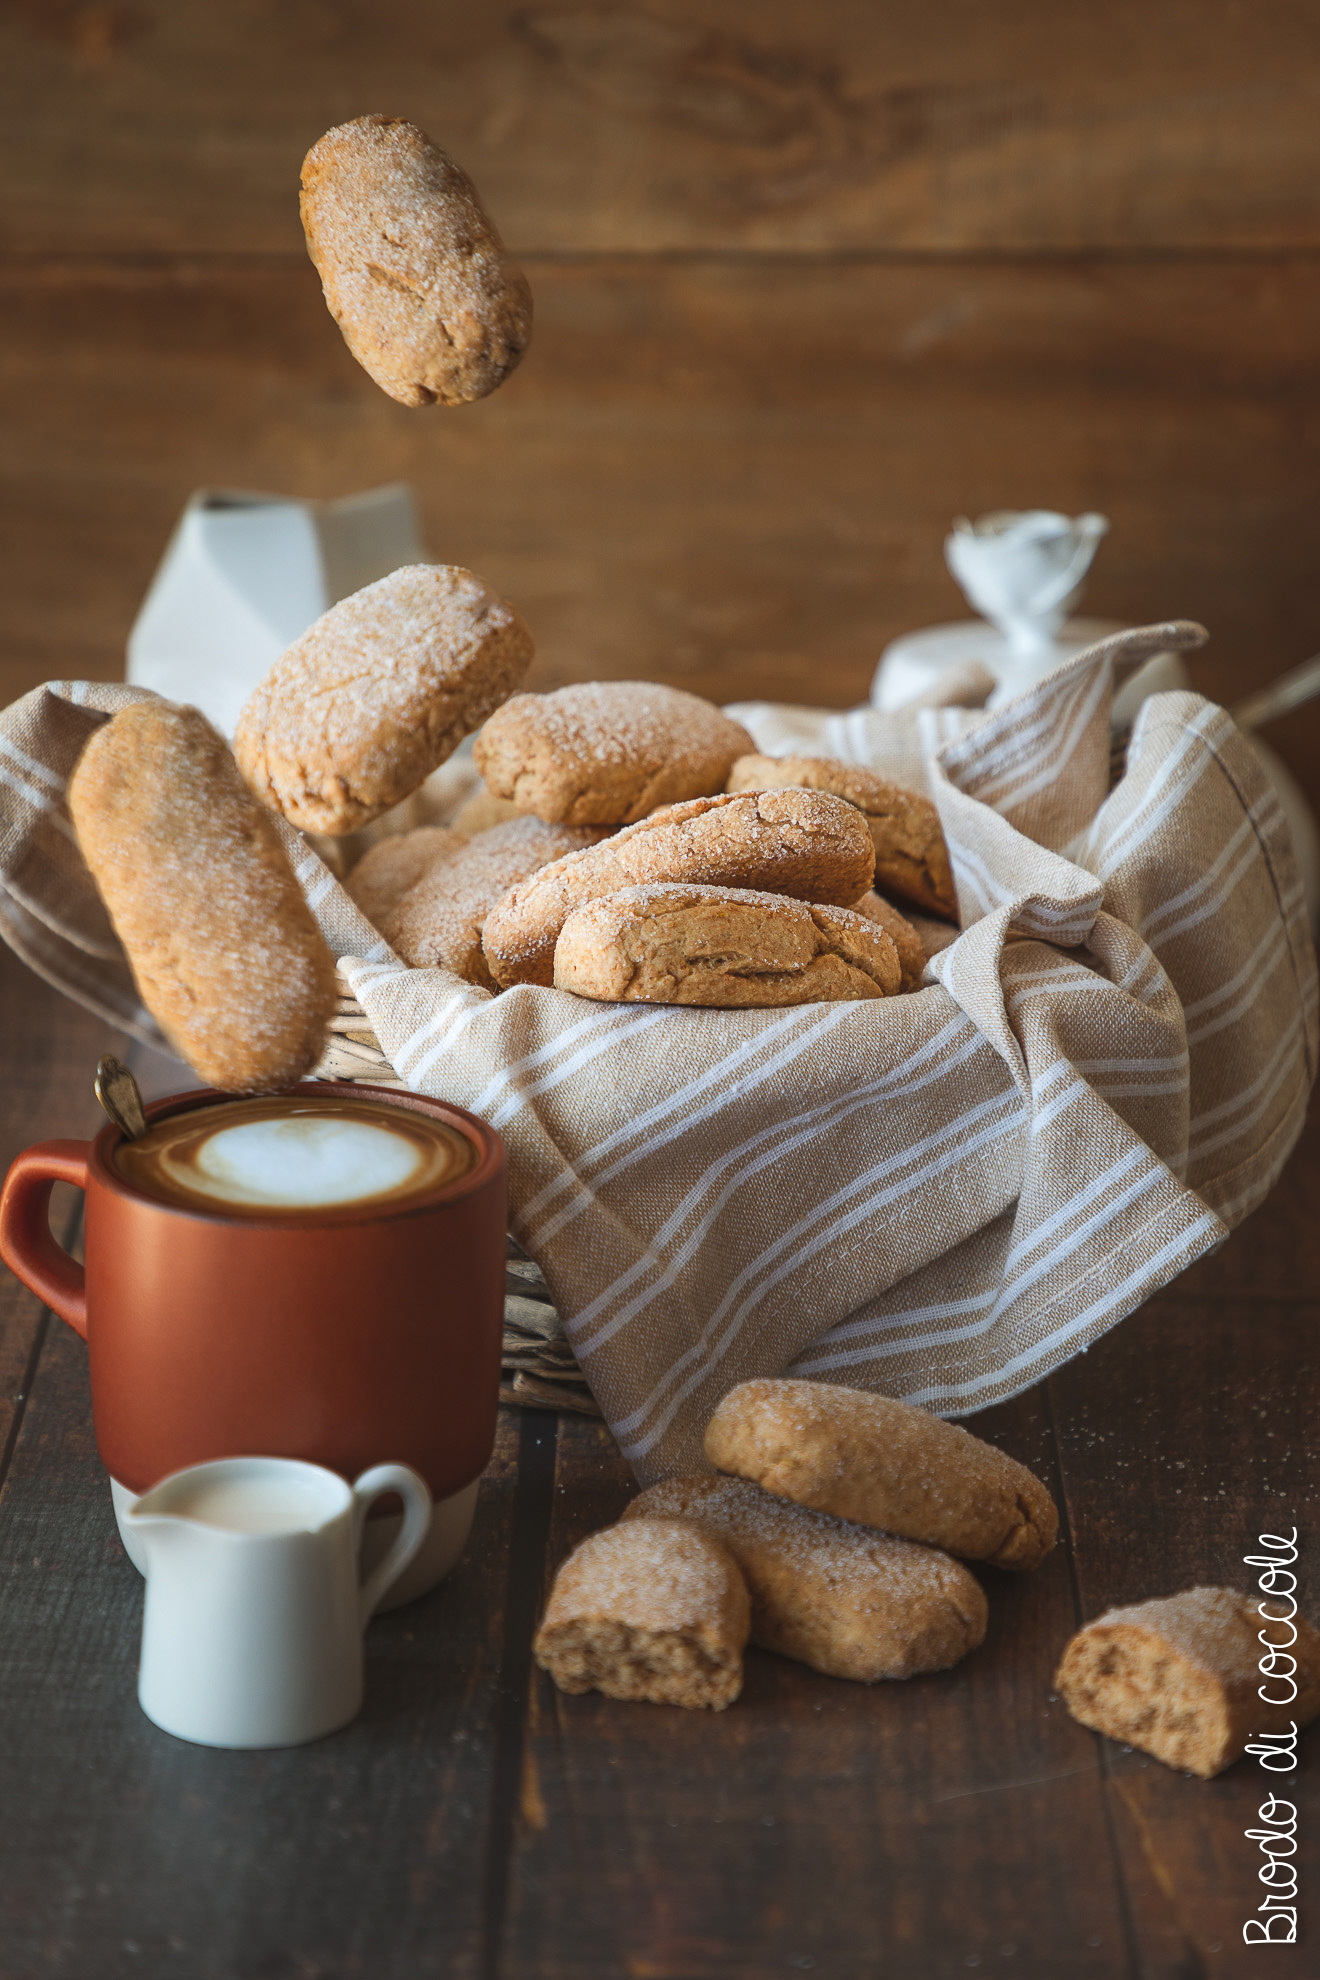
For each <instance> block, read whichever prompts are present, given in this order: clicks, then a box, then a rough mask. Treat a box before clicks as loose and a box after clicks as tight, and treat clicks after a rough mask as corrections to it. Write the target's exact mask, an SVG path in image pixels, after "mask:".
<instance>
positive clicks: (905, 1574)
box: [624, 1478, 989, 1684]
mask: <svg viewBox="0 0 1320 1980" xmlns="http://www.w3.org/2000/svg"><path fill="white" fill-rule="evenodd" d="M624 1518H625V1520H627V1519H656V1518H663V1519H687V1520H692V1521H693V1522H694V1523H695V1524H696V1525H698V1526H699V1527H701V1529H702V1531H703V1532H706V1533H709V1534H711V1535H712V1536H713V1537H714V1538H715V1539H716V1540H718V1541H719V1542H720V1543H721V1545H722V1546H724V1547H727V1548H728V1550H729V1552H730V1553H731V1554H732V1555H733V1558H734V1559H735V1560H736V1561H737V1563H738V1565H739V1567H740V1568H741V1569H742V1572H743V1579H744V1580H745V1581H746V1583H747V1592H748V1594H749V1595H750V1596H751V1601H752V1622H751V1641H752V1642H753V1643H756V1644H759V1645H760V1647H761V1648H762V1649H763V1650H777V1651H778V1652H779V1653H780V1655H781V1656H784V1657H796V1658H797V1660H798V1662H799V1663H802V1664H810V1665H811V1667H812V1669H813V1670H816V1671H824V1672H825V1674H826V1676H827V1677H838V1678H852V1679H854V1680H856V1681H857V1682H859V1683H861V1684H874V1683H875V1682H876V1680H877V1679H880V1678H909V1677H915V1676H917V1674H918V1673H919V1672H921V1671H943V1670H947V1669H948V1668H949V1666H950V1665H951V1664H956V1663H957V1662H958V1661H959V1660H960V1658H962V1657H965V1656H966V1655H967V1652H968V1651H969V1650H974V1649H975V1648H976V1646H977V1644H978V1643H980V1642H981V1641H982V1640H983V1639H984V1636H985V1631H986V1622H987V1619H988V1616H989V1610H988V1607H987V1604H986V1599H985V1594H984V1592H983V1590H982V1588H981V1585H980V1583H979V1582H978V1581H977V1580H976V1579H975V1578H974V1576H972V1575H971V1574H969V1573H968V1571H967V1569H966V1568H965V1567H962V1566H961V1565H960V1564H959V1563H958V1562H957V1561H952V1560H950V1559H949V1556H948V1555H947V1554H943V1553H941V1552H939V1550H938V1549H937V1548H934V1547H923V1546H920V1545H918V1544H917V1542H915V1541H913V1540H898V1539H896V1538H895V1537H894V1536H893V1535H892V1534H889V1533H875V1532H872V1530H871V1528H870V1527H867V1526H856V1525H854V1524H852V1523H851V1522H850V1521H848V1520H843V1519H831V1518H830V1517H829V1515H828V1514H826V1513H818V1512H811V1511H809V1510H808V1508H807V1507H806V1506H795V1505H792V1504H790V1503H789V1501H788V1500H787V1499H777V1498H775V1497H773V1496H772V1494H771V1493H769V1492H763V1491H762V1490H761V1488H760V1486H758V1485H752V1484H750V1483H749V1482H748V1480H747V1479H745V1478H668V1479H665V1480H664V1481H663V1482H662V1483H661V1484H659V1485H653V1486H652V1487H651V1489H650V1490H649V1491H648V1492H643V1493H642V1495H641V1497H640V1498H638V1499H634V1500H633V1502H632V1504H631V1505H630V1506H629V1507H628V1510H627V1512H626V1513H625V1514H624Z"/></svg>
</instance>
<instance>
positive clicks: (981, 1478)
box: [705, 1379, 1059, 1568]
mask: <svg viewBox="0 0 1320 1980" xmlns="http://www.w3.org/2000/svg"><path fill="white" fill-rule="evenodd" d="M705 1447H706V1456H707V1457H708V1458H709V1459H710V1461H711V1463H712V1464H714V1465H718V1467H719V1469H720V1470H721V1471H731V1472H734V1473H735V1474H736V1475H737V1476H738V1477H740V1478H750V1479H752V1480H753V1482H754V1483H755V1484H758V1485H762V1486H764V1487H765V1489H766V1491H768V1492H776V1493H778V1494H779V1496H780V1497H781V1498H785V1499H794V1500H796V1501H797V1503H798V1504H799V1505H803V1506H812V1507H814V1508H815V1510H816V1511H817V1512H827V1513H833V1514H834V1515H835V1516H836V1517H837V1518H839V1519H853V1520H858V1521H860V1522H861V1524H862V1525H864V1526H876V1527H880V1528H881V1529H882V1530H883V1531H884V1532H886V1533H898V1534H902V1535H903V1536H904V1537H905V1538H907V1539H909V1540H924V1541H926V1542H928V1544H930V1545H931V1546H935V1547H944V1548H947V1549H948V1551H949V1553H951V1554H961V1555H963V1556H964V1557H965V1558H967V1559H969V1560H974V1561H989V1562H990V1564H991V1565H992V1566H993V1567H1003V1568H1034V1567H1038V1566H1039V1565H1040V1563H1041V1561H1042V1560H1043V1559H1044V1558H1045V1556H1046V1554H1048V1552H1049V1551H1050V1549H1051V1547H1053V1545H1054V1542H1055V1540H1056V1538H1057V1537H1058V1530H1059V1516H1058V1512H1057V1510H1056V1508H1055V1504H1054V1501H1053V1499H1052V1498H1051V1497H1050V1495H1049V1493H1048V1492H1047V1491H1046V1489H1045V1487H1044V1486H1043V1485H1042V1484H1041V1482H1040V1480H1039V1479H1038V1478H1036V1477H1034V1476H1033V1474H1032V1473H1031V1472H1030V1471H1028V1470H1027V1468H1026V1466H1025V1465H1023V1464H1018V1463H1017V1461H1016V1460H1015V1459H1014V1458H1011V1457H1008V1456H1007V1455H1006V1454H1005V1453H1004V1452H1003V1451H999V1450H996V1449H995V1447H994V1445H993V1444H986V1443H983V1442H982V1441H981V1439H980V1438H979V1437H973V1436H972V1435H971V1433H970V1432H969V1431H967V1430H962V1429H960V1428H959V1427H958V1425H957V1424H955V1423H945V1422H944V1421H943V1420H942V1418H940V1417H938V1416H931V1415H929V1414H928V1412H927V1411H926V1410H924V1409H914V1408H913V1406H912V1405H911V1403H903V1402H895V1401H894V1400H893V1399H892V1398H891V1397H889V1396H876V1395H871V1394H868V1393H867V1392H866V1391H865V1390H862V1389H844V1388H839V1387H837V1386H835V1385H834V1384H832V1383H828V1382H802V1381H794V1380H791V1379H785V1380H780V1381H776V1380H770V1379H763V1380H758V1381H753V1382H742V1383H740V1384H739V1386H738V1387H737V1388H736V1389H731V1390H730V1391H729V1393H728V1395H727V1396H725V1398H724V1400H723V1401H722V1402H721V1403H720V1406H719V1408H718V1409H717V1410H716V1411H715V1414H714V1415H713V1416H712V1417H711V1419H710V1422H709V1423H708V1424H707V1426H706V1438H705Z"/></svg>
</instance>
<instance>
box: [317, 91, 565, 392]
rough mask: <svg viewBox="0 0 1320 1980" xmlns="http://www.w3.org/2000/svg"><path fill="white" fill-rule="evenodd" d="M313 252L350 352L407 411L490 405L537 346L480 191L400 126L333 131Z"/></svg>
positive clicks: (320, 180) (320, 153)
mask: <svg viewBox="0 0 1320 1980" xmlns="http://www.w3.org/2000/svg"><path fill="white" fill-rule="evenodd" d="M302 223H303V232H304V233H305V235H306V236H307V252H308V253H309V254H310V255H311V257H312V260H313V261H314V262H315V264H316V272H317V274H318V275H319V276H320V278H321V286H322V288H323V289H324V290H325V300H326V306H327V308H328V309H329V311H330V314H331V315H332V316H333V317H334V319H335V322H336V323H337V324H338V325H339V327H340V329H341V330H342V331H343V333H344V342H345V343H346V344H347V345H348V348H349V350H350V351H352V353H353V356H354V357H355V358H356V359H357V361H358V363H359V364H360V365H361V366H362V368H363V370H364V371H366V372H369V373H370V375H371V376H372V377H373V378H374V379H375V381H376V383H377V384H378V385H379V386H380V388H381V390H382V391H385V392H388V393H389V395H390V397H391V398H392V399H397V400H398V401H399V402H400V404H401V405H405V406H429V405H434V404H435V403H437V402H438V403H439V404H441V405H445V406H458V405H463V404H465V403H466V402H467V401H468V400H471V399H484V398H485V396H486V394H487V393H488V392H493V391H494V390H495V387H496V386H497V385H499V384H500V383H501V382H502V380H504V379H505V378H507V377H508V375H509V373H510V372H511V371H512V370H513V368H514V366H515V365H516V364H517V362H518V360H519V358H520V357H521V356H522V354H523V352H524V350H526V348H527V343H528V339H529V338H530V337H531V334H532V296H531V291H530V289H529V288H528V286H527V282H526V280H525V278H524V276H523V275H522V273H521V271H520V270H519V269H518V267H517V266H516V265H515V263H514V262H512V261H511V260H510V259H509V256H508V255H507V254H506V253H505V251H504V245H503V243H502V242H501V240H500V237H499V235H498V234H497V233H496V231H495V229H494V227H493V226H492V224H491V222H490V221H489V220H488V219H487V217H486V215H485V213H484V212H483V211H482V206H481V201H480V200H479V199H478V197H477V193H476V188H475V187H474V186H473V184H472V181H471V179H469V178H468V176H467V173H466V172H464V171H463V170H462V169H461V167H459V166H458V165H456V164H455V163H454V161H453V159H452V158H450V157H448V156H447V155H446V154H445V153H444V152H443V151H441V149H440V147H439V146H438V145H435V144H432V143H431V140H430V139H429V138H428V137H426V136H425V135H424V134H423V133H422V132H421V131H419V130H418V129H417V127H416V125H415V124H408V123H405V122H404V120H403V118H401V117H355V118H354V119H353V121H352V123H350V124H339V125H337V126H336V128H335V129H334V130H332V131H327V132H326V134H325V136H324V137H323V138H320V139H319V140H318V141H317V143H315V144H314V145H313V146H312V148H311V150H310V151H309V152H308V154H307V156H306V158H305V159H304V160H303V168H302Z"/></svg>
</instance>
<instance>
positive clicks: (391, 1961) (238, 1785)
mask: <svg viewBox="0 0 1320 1980" xmlns="http://www.w3.org/2000/svg"><path fill="white" fill-rule="evenodd" d="M518 1437H519V1426H518V1423H517V1421H516V1420H505V1421H502V1424H501V1432H500V1439H499V1443H498V1445H497V1450H496V1455H495V1459H494V1462H493V1464H492V1466H491V1468H490V1470H489V1472H488V1474H487V1477H486V1480H485V1482H484V1484H483V1487H482V1492H481V1498H480V1501H479V1506H478V1514H477V1524H476V1527H475V1529H474V1533H473V1538H472V1540H471V1542H470V1543H469V1547H468V1550H467V1553H466V1555H465V1557H464V1560H463V1562H462V1563H461V1564H460V1566H459V1567H458V1568H457V1569H456V1570H455V1571H454V1573H453V1575H452V1576H451V1577H450V1579H449V1580H448V1581H447V1582H446V1583H445V1584H444V1585H443V1586H442V1587H441V1588H440V1589H438V1590H436V1591H435V1593H433V1594H432V1595H430V1596H427V1597H425V1598H424V1599H423V1600H422V1601H420V1602H418V1603H414V1604H411V1605H409V1606H408V1607H407V1608H405V1609H401V1610H398V1611H396V1612H395V1613H393V1614H391V1615H387V1616H384V1617H381V1618H379V1619H378V1620H377V1621H376V1622H374V1623H373V1624H372V1625H371V1627H370V1629H369V1631H368V1634H367V1696H366V1704H365V1707H364V1710H363V1712H362V1715H361V1716H360V1717H359V1718H358V1719H357V1720H356V1721H355V1722H354V1724H353V1725H351V1726H349V1727H347V1728H346V1729H345V1730H344V1731H343V1732H342V1733H338V1734H335V1735H334V1736H332V1737H331V1738H329V1739H326V1740H322V1741H319V1742H317V1743H315V1744H314V1745H312V1746H309V1747H301V1748H294V1749H291V1750H287V1751H284V1752H278V1751H277V1752H269V1753H224V1752H215V1751H212V1750H210V1749H207V1748H203V1747H194V1746H189V1745H187V1744H186V1743H185V1742H183V1741H180V1740H175V1739H172V1738H170V1736H169V1735H168V1734H165V1733H162V1732H160V1731H159V1730H158V1729H157V1728H156V1727H155V1726H153V1725H151V1724H150V1723H149V1721H148V1720H147V1719H146V1718H144V1717H143V1715H142V1713H141V1712H140V1710H139V1709H138V1705H137V1700H136V1695H135V1692H136V1664H137V1648H138V1631H139V1628H140V1619H141V1608H142V1594H141V1589H142V1584H141V1582H140V1580H139V1578H138V1576H137V1575H136V1573H135V1572H134V1570H133V1568H132V1567H131V1566H130V1564H129V1563H128V1561H127V1559H126V1557H125V1556H124V1554H123V1551H122V1549H121V1548H120V1545H119V1541H118V1538H117V1536H116V1534H115V1529H114V1522H113V1517H112V1514H111V1510H110V1498H109V1491H108V1487H107V1484H106V1478H105V1473H104V1472H103V1471H102V1469H101V1466H100V1464H99V1462H98V1461H97V1459H96V1455H95V1451H94V1448H93V1444H92V1438H91V1429H90V1421H89V1399H88V1393H87V1382H86V1352H85V1349H84V1348H83V1346H82V1343H81V1342H80V1341H78V1340H77V1339H76V1338H75V1337H74V1335H73V1334H72V1333H71V1332H70V1331H69V1330H68V1329H67V1328H65V1327H62V1326H60V1325H59V1323H58V1322H54V1323H52V1331H51V1334H50V1337H49V1339H48V1341H47V1344H46V1348H45V1352H44V1353H43V1356H42V1360H41V1366H40V1371H39V1375H38V1380H37V1383H36V1387H35V1390H34V1393H33V1396H32V1399H31V1401H30V1403H29V1406H28V1410H27V1413H26V1416H25V1418H24V1422H23V1425H22V1429H21V1433H20V1436H19V1439H18V1444H17V1448H16V1451H15V1455H14V1460H13V1464H12V1467H11V1471H10V1476H9V1479H8V1481H7V1483H6V1485H5V1488H4V1491H3V1493H2V1494H0V1669H3V1671H4V1701H5V1702H4V1728H5V1731H4V1740H3V1743H2V1750H0V1862H3V1864H4V1875H3V1878H0V1945H3V1949H4V1950H3V1955H0V1970H3V1972H4V1974H5V1980H29V1976H38V1975H39V1976H43V1980H44V1976H47V1975H52V1976H53V1975H67V1976H69V1980H88V1976H91V1975H95V1976H97V1980H120V1976H125V1980H126V1977H127V1976H136V1980H156V1976H161V1980H164V1976H168V1975H170V1974H176V1975H177V1974H186V1975H187V1976H188V1980H286V1976H287V1980H295V1976H302V1975H318V1976H322V1980H431V1976H435V1980H450V1976H456V1980H466V1977H467V1976H476V1975H478V1974H480V1973H483V1972H484V1971H485V1970H486V1969H485V1966H484V1963H483V1954H482V1941H483V1933H484V1929H485V1914H484V1893H485V1888H486V1884H487V1881H488V1864H487V1854H488V1850H489V1847H490V1838H491V1817H492V1809H491V1787H492V1778H493V1772H494V1769H493V1756H494V1753H495V1748H496V1740H497V1728H498V1720H499V1712H498V1695H499V1688H500V1685H501V1683H502V1682H504V1681H507V1672H506V1671H505V1668H504V1661H503V1651H502V1632H501V1618H502V1615H503V1609H504V1592H505V1584H506V1576H507V1572H508V1560H509V1555H510V1535H511V1525H512V1521H513V1505H514V1498H515V1489H516V1456H517V1450H518ZM515 1551H516V1550H515Z"/></svg>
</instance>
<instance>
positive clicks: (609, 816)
mask: <svg viewBox="0 0 1320 1980" xmlns="http://www.w3.org/2000/svg"><path fill="white" fill-rule="evenodd" d="M751 741H752V739H751V737H750V736H749V735H748V733H747V731H746V729H744V728H743V727H742V725H741V723H739V722H731V721H730V720H729V718H728V716H727V715H723V714H721V712H720V710H719V709H718V708H717V707H716V706H715V704H714V702H711V701H703V700H702V699H701V697H700V696H699V695H695V694H684V693H683V692H682V690H681V689H679V688H671V687H657V686H656V685H655V683H654V682H651V681H590V682H586V683H584V684H582V685H580V686H576V687H566V688H559V689H558V690H557V691H556V692H555V693H554V694H516V695H515V696H514V697H513V699H512V700H511V701H506V702H505V704H504V706H503V708H501V709H500V710H499V711H498V712H497V713H496V714H494V715H492V717H491V719H490V721H489V722H487V724H486V726H485V728H484V729H483V730H482V732H481V734H480V735H479V736H478V738H477V742H476V760H477V765H478V768H479V769H480V771H481V774H482V776H483V777H484V778H485V780H486V782H487V784H488V785H489V786H490V788H491V790H492V791H494V792H495V793H496V795H497V796H499V797H503V798H509V799H511V800H512V802H513V803H514V804H516V805H517V806H518V808H519V810H520V811H531V812H535V814H536V816H537V817H538V818H546V819H551V820H561V821H563V822H564V823H566V824H569V825H631V824H634V823H635V822H636V820H637V819H639V818H645V817H646V816H647V814H648V813H649V812H652V811H655V810H657V809H658V807H659V806H661V805H664V804H678V803H681V802H682V800H683V799H684V798H694V797H709V796H711V795H712V794H713V793H714V792H717V791H722V790H723V789H724V784H725V779H726V778H727V777H728V774H729V770H730V767H731V765H732V764H733V762H734V759H735V758H736V757H739V756H741V755H742V754H743V752H744V751H745V750H747V749H749V748H750V747H751Z"/></svg>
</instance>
